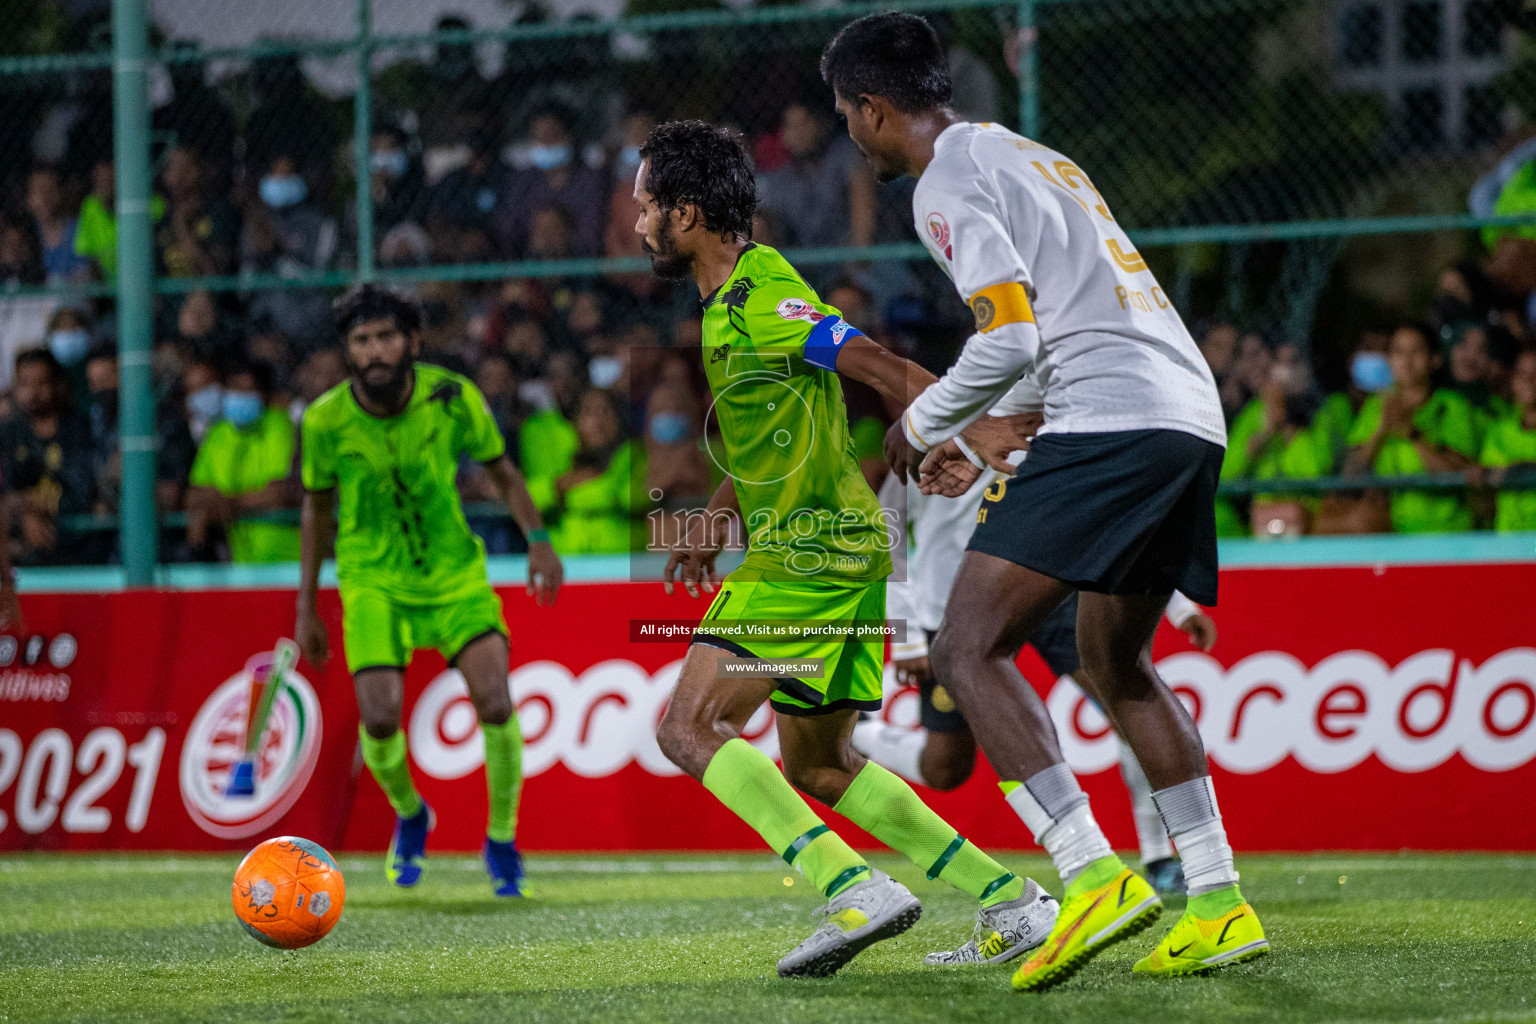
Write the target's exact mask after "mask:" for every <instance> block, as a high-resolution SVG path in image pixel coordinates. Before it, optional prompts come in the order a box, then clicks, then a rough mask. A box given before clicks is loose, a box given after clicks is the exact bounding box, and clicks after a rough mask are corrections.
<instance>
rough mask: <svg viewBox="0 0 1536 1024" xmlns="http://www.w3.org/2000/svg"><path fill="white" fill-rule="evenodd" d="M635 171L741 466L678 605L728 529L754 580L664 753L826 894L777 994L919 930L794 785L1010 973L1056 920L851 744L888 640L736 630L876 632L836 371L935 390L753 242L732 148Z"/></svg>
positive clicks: (712, 642)
mask: <svg viewBox="0 0 1536 1024" xmlns="http://www.w3.org/2000/svg"><path fill="white" fill-rule="evenodd" d="M640 152H641V164H640V168H639V171H638V173H637V175H636V179H635V201H636V202H637V203H638V204H639V207H640V215H639V220H638V222H637V223H636V226H635V230H636V231H637V232H638V233H639V234H641V235H642V236H644V248H645V250H646V252H647V253H648V254H649V255H650V258H651V265H652V268H653V269H654V270H655V272H656V273H657V274H658V275H660V276H662V277H668V278H685V277H691V278H692V279H693V280H694V282H695V283H697V285H698V287H699V294H700V295H702V296H704V300H703V305H704V341H703V352H702V354H703V357H704V369H705V373H706V375H707V376H708V378H709V385H710V389H711V391H712V392H713V393H714V403H715V404H714V412H715V414H716V416H717V417H718V420H719V424H720V431H721V435H722V438H723V443H724V447H725V459H724V461H725V462H726V463H728V465H729V475H728V476H727V478H726V480H725V482H724V483H723V484H722V485H721V487H720V489H719V490H718V491H717V492H716V494H715V495H714V497H713V498H712V499H711V501H710V504H709V507H708V508H707V509H706V511H705V513H704V514H703V515H699V516H695V517H694V519H693V523H692V524H691V526H690V528H689V530H688V533H687V537H686V538H685V539H684V540H683V541H682V542H681V543H680V544H679V545H678V546H677V547H676V548H675V549H674V550H673V553H672V557H671V558H670V559H669V561H668V564H667V570H666V586H667V590H668V592H669V593H670V592H671V589H672V585H673V580H674V575H675V574H677V573H679V572H680V573H681V579H682V582H683V585H684V587H685V588H686V589H687V591H688V593H689V594H691V595H693V596H695V597H697V596H698V593H699V589H700V587H701V586H702V588H703V589H704V590H707V591H711V592H712V591H713V590H714V560H715V557H716V555H717V554H718V552H719V551H720V548H721V546H722V544H723V541H724V536H725V531H724V530H723V529H722V528H721V527H722V525H723V524H722V522H721V520H722V519H723V518H724V517H727V516H728V515H729V514H730V513H731V512H737V513H739V514H740V516H741V518H742V520H743V522H744V523H745V526H746V532H747V537H748V553H747V556H746V559H745V561H744V563H743V564H742V566H741V568H739V569H737V570H736V571H735V572H733V573H731V574H730V576H728V577H727V578H726V579H725V580H724V581H723V582H722V583H721V584H720V592H719V594H718V596H716V597H715V599H714V602H713V603H712V604H711V605H710V608H709V611H708V612H707V613H706V614H705V616H704V621H703V622H702V623H701V624H700V626H699V629H698V631H697V632H695V633H694V636H693V642H692V643H691V645H690V646H689V649H688V656H687V659H686V660H685V661H684V663H683V668H682V672H681V674H680V676H679V679H678V683H677V689H676V691H675V692H674V694H673V696H672V702H671V704H670V706H669V707H668V709H667V713H666V716H665V717H664V718H663V719H662V722H661V726H660V729H659V730H658V733H657V740H658V742H659V743H660V745H661V749H662V750H663V752H665V753H666V755H667V757H669V758H670V759H671V760H672V761H673V762H674V763H675V764H677V765H678V767H680V768H682V769H683V770H684V771H685V772H687V773H688V774H690V775H692V776H693V777H694V778H696V779H698V780H700V781H701V782H703V783H704V785H705V787H707V788H708V789H709V791H710V792H712V793H714V794H715V796H717V797H718V798H719V799H720V801H721V802H722V803H724V804H725V805H726V806H727V807H729V808H730V809H731V810H732V811H733V812H735V813H736V814H737V815H739V816H740V817H741V818H742V819H743V820H744V821H746V822H747V824H749V825H751V826H752V827H753V828H754V829H756V830H757V833H758V834H759V835H760V836H762V837H763V839H764V840H765V841H766V842H767V843H768V845H769V846H770V847H771V848H772V849H773V850H774V851H775V852H776V853H779V854H781V855H782V856H783V857H784V859H785V860H786V861H788V862H789V863H790V864H792V865H794V867H796V868H797V869H799V871H800V872H801V873H802V874H803V875H804V876H805V877H806V878H807V879H809V880H810V882H811V884H812V885H814V886H815V887H816V888H817V889H819V890H821V891H822V892H823V893H824V894H825V895H826V896H827V898H828V900H829V905H828V906H827V908H826V918H825V923H823V924H822V925H821V926H820V927H819V928H817V929H816V931H815V932H814V933H813V934H812V935H811V936H810V937H809V938H807V939H806V940H805V941H804V942H802V943H800V945H798V946H797V947H795V949H793V950H791V951H790V952H789V953H788V954H787V955H786V956H785V957H784V958H783V959H782V960H781V961H780V962H779V974H780V975H783V976H791V975H809V976H824V975H828V974H831V973H833V972H834V971H836V970H837V969H838V968H839V967H841V966H842V965H843V964H845V963H847V962H848V961H849V960H850V959H852V958H853V957H854V956H855V955H856V954H857V953H858V952H859V951H860V950H862V949H864V948H865V947H866V946H868V945H870V944H871V943H873V942H877V941H879V940H881V939H886V938H890V937H892V936H895V935H899V934H900V933H901V932H903V931H905V930H906V929H907V928H909V927H911V925H912V924H913V923H914V922H915V921H916V920H917V919H918V916H919V914H920V913H921V907H920V905H919V904H918V901H917V899H916V898H915V897H914V896H913V895H912V893H911V892H909V891H908V890H907V889H906V887H905V886H903V885H901V883H899V882H897V881H895V880H894V879H892V878H890V877H889V876H888V875H886V874H884V873H883V872H880V871H876V870H874V869H872V868H871V867H870V866H869V865H868V864H867V863H865V861H864V858H863V857H861V856H859V854H857V853H855V852H854V851H853V849H852V848H850V847H849V846H848V844H847V843H846V842H844V841H843V840H842V839H841V838H840V837H838V836H837V835H836V834H835V833H833V832H832V831H830V830H829V829H828V828H827V826H826V825H825V824H823V823H822V821H821V819H820V818H819V817H818V816H817V814H816V812H815V811H813V810H811V808H810V807H809V806H808V805H807V804H806V802H805V800H804V799H803V798H802V797H801V796H800V795H799V794H798V793H796V792H795V789H796V788H798V789H799V790H801V791H802V792H804V793H807V794H809V795H810V796H813V797H815V798H816V799H818V800H820V801H821V802H822V803H824V804H827V805H829V806H831V807H832V808H833V809H834V810H836V811H837V812H838V813H840V814H844V815H846V816H847V817H849V818H851V819H852V820H853V821H854V822H856V823H857V824H858V825H859V826H860V827H862V828H864V829H865V830H867V831H869V832H870V833H872V834H873V835H875V836H876V837H877V838H879V839H880V840H881V841H882V842H884V843H886V844H887V845H889V846H891V847H894V848H895V849H897V850H899V851H901V852H902V853H904V854H905V855H907V856H908V857H910V858H911V859H912V860H913V862H914V863H916V864H917V865H918V866H919V867H921V868H923V869H924V870H925V871H926V872H927V874H928V877H929V878H942V879H943V880H944V881H946V882H948V883H950V884H951V885H954V886H955V887H957V888H959V889H961V890H964V891H965V892H967V893H970V894H971V895H972V896H974V897H976V898H977V899H978V900H979V902H980V907H979V908H978V922H977V935H976V938H975V939H974V940H973V941H972V942H971V943H967V945H966V946H965V947H962V950H966V949H968V950H969V952H970V955H969V957H965V958H961V959H968V960H969V961H970V962H977V963H980V962H985V961H993V962H995V961H1000V960H1006V959H1008V958H1010V957H1013V956H1017V955H1018V954H1020V953H1023V952H1025V951H1026V950H1028V949H1030V948H1032V947H1034V946H1036V945H1038V944H1039V943H1040V942H1041V941H1043V940H1044V938H1045V936H1046V935H1047V934H1048V933H1049V931H1050V928H1051V926H1052V924H1054V922H1055V919H1056V909H1057V906H1056V901H1055V900H1053V899H1052V898H1051V897H1050V896H1048V895H1046V894H1045V893H1044V892H1043V891H1042V890H1041V889H1040V887H1039V886H1038V885H1036V884H1035V883H1034V882H1033V881H1030V880H1029V879H1024V878H1018V877H1015V876H1014V875H1012V874H1010V873H1009V872H1008V871H1007V870H1006V869H1004V868H1003V867H1002V866H1001V865H1000V864H998V863H997V861H995V860H993V859H992V858H991V857H989V856H987V855H986V854H985V853H983V852H982V851H981V850H978V849H977V848H976V847H975V846H973V845H972V844H970V843H968V842H966V841H965V839H964V838H963V837H961V836H960V835H958V834H957V833H956V832H955V830H954V829H953V828H952V827H950V826H949V825H947V824H946V823H945V822H944V821H943V819H941V818H940V817H939V816H938V815H937V814H935V813H934V812H933V811H932V810H930V809H929V808H928V807H926V806H925V805H924V804H923V803H922V801H920V800H919V799H918V798H917V795H916V794H915V793H913V792H912V789H911V788H910V787H909V786H908V785H907V784H906V783H905V782H903V781H902V780H901V779H900V778H898V777H897V776H895V775H893V774H891V773H890V772H888V771H886V770H885V769H884V768H881V767H880V766H879V765H877V764H875V763H873V762H871V761H866V760H865V759H864V758H863V757H862V756H860V755H859V754H858V753H857V752H855V751H854V749H853V748H852V747H851V746H850V745H849V738H850V736H851V734H852V731H853V726H854V723H855V722H856V721H857V720H858V715H859V711H860V710H863V709H870V710H872V709H878V708H879V707H880V684H881V661H882V654H883V647H884V643H883V639H882V638H881V637H880V636H878V635H877V636H874V637H871V638H868V639H858V638H854V637H846V636H844V637H837V636H834V637H831V638H828V639H821V638H811V639H804V640H795V641H792V642H787V643H786V642H782V641H776V642H772V643H768V644H763V643H760V642H758V641H755V640H753V639H752V638H751V637H752V632H751V630H750V629H748V628H745V627H746V626H748V625H749V624H750V623H753V622H766V621H774V622H777V623H781V624H782V623H786V622H788V624H789V626H790V628H794V627H795V625H796V624H805V625H812V624H817V623H821V624H825V623H834V622H835V623H839V624H843V625H846V626H849V627H853V626H855V625H856V624H858V623H872V622H873V623H878V622H879V621H880V620H881V619H882V618H883V616H884V615H885V585H884V582H883V581H884V578H885V577H886V575H887V574H889V573H890V571H891V562H890V556H889V553H888V549H887V547H886V544H887V535H886V524H885V521H884V517H883V515H882V510H881V508H880V504H879V502H878V501H877V500H876V498H875V495H874V492H873V491H871V490H870V489H869V485H868V484H866V483H865V482H864V478H863V476H862V475H861V474H860V472H859V467H858V463H857V461H856V459H855V456H854V449H853V446H852V444H851V443H850V440H849V432H848V410H847V408H846V406H845V405H844V403H843V393H842V386H841V384H840V383H839V381H838V373H839V372H841V373H846V374H848V375H849V376H851V377H854V378H856V379H859V380H862V381H865V382H866V383H868V384H870V385H872V386H874V387H875V388H877V389H878V390H879V391H881V392H882V393H883V394H885V395H887V396H889V397H891V398H893V399H894V400H896V401H898V402H902V403H903V404H904V403H905V401H906V398H907V396H908V395H915V394H917V393H918V392H920V391H922V389H923V388H924V387H926V386H927V385H928V384H929V383H931V382H932V380H933V378H932V377H931V376H930V375H929V374H928V373H927V372H926V371H924V370H922V369H921V368H920V367H918V366H916V365H915V364H913V363H909V362H908V361H906V360H904V359H901V358H899V357H897V356H895V355H892V354H891V353H890V352H888V351H886V350H885V349H883V348H881V347H880V346H878V345H876V344H874V343H872V342H871V341H869V339H868V338H866V337H865V336H864V335H862V334H860V333H859V332H858V331H857V330H856V329H854V328H853V327H852V326H851V325H849V324H847V323H845V322H843V320H842V319H841V317H840V316H839V315H838V313H837V311H836V310H834V309H832V308H831V307H829V306H827V305H825V304H824V303H822V302H821V301H820V300H819V299H818V298H817V296H816V293H815V292H814V291H812V290H811V288H810V287H809V286H808V285H807V284H806V283H805V281H804V280H802V279H801V277H800V275H799V274H797V273H796V272H795V269H794V268H793V267H791V266H790V265H789V264H788V263H787V262H785V260H784V258H783V257H782V256H780V255H779V254H778V253H777V252H775V251H774V250H772V249H770V248H768V247H766V246H761V245H754V244H753V243H752V241H751V230H752V214H753V210H754V209H755V207H756V205H757V192H756V186H755V183H754V181H753V178H752V171H751V167H750V164H749V162H748V159H747V155H746V153H745V151H744V150H743V149H742V147H741V144H740V143H739V142H738V141H737V140H736V139H735V137H734V136H732V135H731V134H730V133H729V132H727V131H726V130H724V129H720V128H714V127H712V126H710V125H707V124H705V123H703V122H700V121H685V122H671V123H668V124H663V125H660V126H658V127H656V128H654V129H652V131H651V134H650V137H649V138H648V139H647V141H646V144H645V147H644V148H642V149H641V151H640ZM760 658H771V659H794V660H796V661H801V660H809V659H821V660H822V663H823V670H822V671H821V673H820V674H819V675H818V674H816V673H815V672H813V671H802V672H800V673H798V674H792V673H791V672H790V670H789V669H788V668H787V667H784V666H779V667H777V668H775V667H774V666H771V665H765V664H762V663H760V662H758V661H757V660H756V659H760ZM765 700H766V701H769V702H770V704H771V706H772V707H773V709H774V711H775V712H776V713H777V714H776V718H777V722H778V734H779V744H780V749H781V750H782V753H783V758H784V774H780V772H779V770H778V769H777V768H776V767H774V764H773V762H772V761H771V760H769V759H768V757H767V756H766V755H764V754H763V753H762V752H761V751H759V750H758V749H757V748H756V747H753V746H752V745H751V744H749V743H748V742H747V741H746V740H744V739H742V738H741V731H742V728H743V727H744V726H745V725H746V723H747V720H748V719H749V718H751V716H752V714H753V713H754V712H755V711H756V710H757V709H758V707H760V706H761V705H762V703H763V702H764V701H765ZM786 775H787V776H788V781H786V779H785V776H786ZM791 782H792V783H793V784H794V788H791V785H790V783H791ZM955 957H956V955H955V954H954V953H953V952H950V953H946V954H944V957H943V959H942V961H939V960H935V961H934V962H945V963H952V962H955Z"/></svg>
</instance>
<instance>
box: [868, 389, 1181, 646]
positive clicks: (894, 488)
mask: <svg viewBox="0 0 1536 1024" xmlns="http://www.w3.org/2000/svg"><path fill="white" fill-rule="evenodd" d="M1006 397H1007V401H1006V403H1004V402H999V403H997V405H995V406H994V407H993V409H992V412H993V413H995V414H997V415H1005V414H1012V413H1021V412H1039V411H1040V409H1041V406H1042V403H1043V401H1044V398H1043V396H1042V395H1041V393H1040V389H1039V386H1038V384H1037V383H1036V382H1035V381H1034V380H1033V378H1032V377H1031V376H1030V375H1029V374H1028V373H1026V374H1025V375H1024V376H1023V377H1021V378H1020V379H1019V381H1018V382H1017V383H1016V384H1015V385H1014V386H1013V387H1012V388H1011V389H1010V390H1009V393H1008V395H1007V396H1006ZM1005 404H1006V409H1005V408H1004V406H1005ZM999 479H1003V475H1002V474H1001V473H995V472H992V471H990V470H983V471H982V474H981V476H979V477H977V479H976V482H975V483H974V484H972V485H971V487H970V489H969V490H968V491H966V492H965V493H964V494H962V495H960V496H959V497H957V498H946V497H944V496H942V495H937V494H934V495H928V494H924V493H923V492H922V491H920V490H918V489H917V485H916V484H914V483H912V482H910V481H907V482H906V483H905V484H904V483H903V481H902V480H901V479H899V478H898V477H897V476H896V474H895V473H888V474H886V477H885V483H883V484H881V485H880V504H881V505H882V506H884V507H885V508H886V509H887V510H888V511H889V513H890V516H891V520H892V530H891V537H892V544H891V564H892V565H893V566H895V571H894V572H892V573H891V577H890V581H889V583H887V585H886V588H885V615H886V620H887V621H889V622H891V623H896V622H901V621H905V622H906V638H905V640H904V641H903V642H901V643H894V644H892V645H891V657H892V658H895V659H897V660H904V659H907V658H918V657H921V656H923V655H925V654H927V653H928V643H927V638H926V637H925V636H924V635H923V631H924V630H936V629H938V628H939V623H941V622H943V621H944V607H945V605H946V604H947V603H948V601H949V591H950V588H951V587H952V586H953V585H954V582H955V576H956V575H957V574H958V573H959V571H960V560H961V559H962V558H964V557H965V547H966V545H967V544H969V543H970V541H971V533H972V532H973V531H974V530H975V529H976V513H977V511H978V510H979V509H980V508H981V502H982V499H983V496H984V495H985V493H986V490H987V488H988V487H990V486H991V485H992V482H993V481H995V480H999ZM903 487H905V491H906V494H905V496H903V494H902V490H903ZM909 531H910V534H911V544H912V555H911V557H910V558H908V556H907V543H908V540H907V538H908V533H909ZM1199 612H1200V606H1199V605H1197V604H1195V602H1193V601H1191V600H1190V599H1189V598H1187V597H1185V596H1184V595H1183V594H1181V593H1179V592H1178V591H1177V590H1175V591H1174V592H1173V596H1172V597H1171V598H1169V599H1168V610H1167V612H1166V615H1167V617H1168V621H1169V622H1170V623H1172V624H1173V625H1174V626H1175V627H1181V626H1183V625H1184V623H1185V622H1186V621H1188V619H1189V617H1190V616H1191V615H1195V614H1197V613H1199Z"/></svg>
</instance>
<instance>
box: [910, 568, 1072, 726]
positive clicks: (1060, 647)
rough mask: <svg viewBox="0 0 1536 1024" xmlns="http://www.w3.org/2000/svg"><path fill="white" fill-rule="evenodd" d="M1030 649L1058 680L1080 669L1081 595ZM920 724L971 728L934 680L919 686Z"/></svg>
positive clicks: (1058, 612) (1043, 626) (1051, 619)
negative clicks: (1078, 655)
mask: <svg viewBox="0 0 1536 1024" xmlns="http://www.w3.org/2000/svg"><path fill="white" fill-rule="evenodd" d="M926 632H927V634H928V642H929V643H933V637H934V633H933V630H927V631H926ZM1029 646H1031V647H1033V648H1034V649H1035V650H1036V652H1038V653H1039V655H1040V658H1041V660H1043V661H1044V662H1045V664H1046V667H1048V668H1049V669H1050V670H1051V671H1052V672H1054V673H1056V678H1058V679H1060V678H1061V677H1062V676H1070V675H1072V674H1074V673H1075V672H1076V671H1077V669H1078V660H1077V595H1076V594H1075V593H1074V594H1068V595H1067V598H1066V600H1064V601H1062V602H1061V604H1059V605H1057V606H1056V608H1055V610H1054V611H1052V612H1051V614H1049V615H1047V616H1046V617H1045V621H1044V622H1042V623H1040V628H1039V629H1037V630H1035V635H1034V636H1032V637H1030V638H1029ZM917 692H918V720H919V721H920V722H921V723H922V726H923V728H924V729H927V730H928V731H929V732H959V731H960V730H961V729H967V728H969V726H968V725H966V723H965V716H964V715H962V714H961V713H960V712H959V710H958V709H957V708H956V707H955V702H954V700H953V698H951V697H950V695H949V691H948V690H946V689H944V687H942V686H940V685H939V684H937V683H935V682H934V681H933V678H932V676H930V677H929V678H927V679H925V680H923V682H922V683H920V684H918V688H917Z"/></svg>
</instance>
